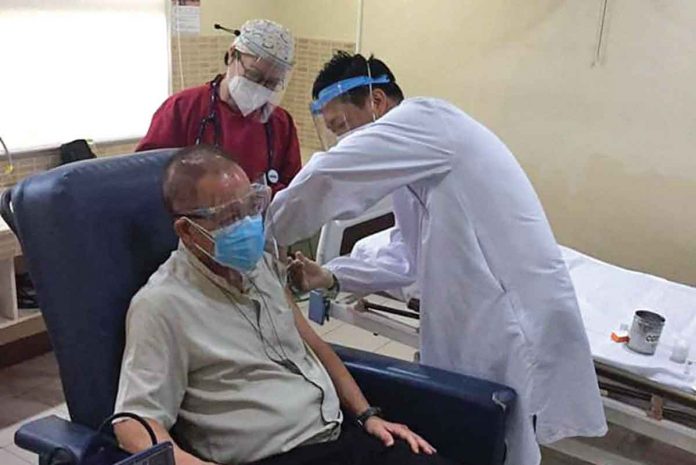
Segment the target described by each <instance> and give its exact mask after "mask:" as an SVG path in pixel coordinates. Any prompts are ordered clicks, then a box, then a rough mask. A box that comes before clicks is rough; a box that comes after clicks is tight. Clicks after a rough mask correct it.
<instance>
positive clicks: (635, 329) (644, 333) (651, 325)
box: [628, 310, 665, 355]
mask: <svg viewBox="0 0 696 465" xmlns="http://www.w3.org/2000/svg"><path fill="white" fill-rule="evenodd" d="M664 326H665V318H664V317H663V316H662V315H658V314H657V313H655V312H651V311H649V310H637V311H636V313H635V315H634V316H633V324H632V325H631V330H630V331H629V332H628V337H629V340H628V348H629V349H631V350H634V351H636V352H639V353H641V354H646V355H652V354H654V353H655V350H656V349H657V343H658V342H659V341H660V335H661V334H662V328H663V327H664Z"/></svg>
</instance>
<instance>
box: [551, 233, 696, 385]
mask: <svg viewBox="0 0 696 465" xmlns="http://www.w3.org/2000/svg"><path fill="white" fill-rule="evenodd" d="M561 249H562V252H563V257H564V259H565V261H566V263H567V265H568V269H569V270H570V275H571V278H572V279H573V284H574V285H575V291H576V294H577V296H578V302H579V303H580V310H581V312H582V318H583V321H584V324H585V330H586V331H587V336H588V338H589V340H590V346H591V347H592V355H593V356H594V357H595V359H596V360H599V361H602V362H605V363H607V364H610V365H613V366H617V367H620V368H623V369H625V370H628V371H630V372H632V373H635V374H638V375H640V376H643V377H645V378H648V379H650V380H653V381H656V382H658V383H660V384H664V385H668V386H672V387H676V388H679V389H682V390H685V391H688V392H693V391H694V390H696V386H694V381H695V375H696V373H691V374H690V375H686V374H685V365H684V364H678V363H675V362H672V361H671V360H670V356H671V354H672V347H673V346H674V342H675V340H676V338H677V337H678V336H680V335H681V336H682V337H684V338H686V339H687V340H688V341H689V342H690V343H691V353H690V354H689V356H690V359H694V358H696V353H695V352H696V288H693V287H689V286H685V285H683V284H677V283H674V282H671V281H667V280H666V279H662V278H659V277H657V276H652V275H649V274H646V273H639V272H635V271H630V270H626V269H624V268H620V267H618V266H614V265H610V264H608V263H605V262H602V261H600V260H597V259H595V258H592V257H589V256H587V255H584V254H582V253H580V252H577V251H575V250H573V249H570V248H567V247H561ZM637 309H648V310H652V311H654V312H657V313H659V314H660V315H662V316H664V317H665V319H666V322H665V327H664V329H663V332H662V337H661V338H660V343H659V345H658V347H657V352H656V353H655V355H652V356H649V355H642V354H638V353H636V352H633V351H631V350H630V349H628V348H627V347H626V346H625V345H624V344H617V343H615V342H613V341H612V340H611V337H610V335H611V331H612V330H613V329H618V328H619V326H620V325H621V323H626V324H628V325H629V326H630V324H631V322H632V320H633V313H634V312H635V311H636V310H637ZM692 368H693V369H694V371H696V367H692Z"/></svg>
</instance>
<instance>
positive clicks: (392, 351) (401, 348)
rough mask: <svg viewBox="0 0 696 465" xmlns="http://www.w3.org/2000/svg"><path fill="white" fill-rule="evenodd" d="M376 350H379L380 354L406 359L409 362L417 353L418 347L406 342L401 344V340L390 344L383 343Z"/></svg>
mask: <svg viewBox="0 0 696 465" xmlns="http://www.w3.org/2000/svg"><path fill="white" fill-rule="evenodd" d="M375 352H377V353H378V354H382V355H386V356H388V357H394V358H398V359H401V360H406V361H408V362H412V361H413V356H414V355H415V353H416V349H414V348H413V347H410V346H407V345H406V344H401V343H400V342H395V341H392V342H389V343H388V344H385V345H383V346H382V347H380V348H379V349H377V350H376V351H375Z"/></svg>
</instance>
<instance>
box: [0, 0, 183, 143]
mask: <svg viewBox="0 0 696 465" xmlns="http://www.w3.org/2000/svg"><path fill="white" fill-rule="evenodd" d="M168 34H169V33H168V25H167V2H166V0H2V2H1V3H0V136H2V137H3V139H4V140H5V142H6V143H7V146H8V147H9V149H10V150H14V151H17V150H27V149H31V148H39V147H46V146H56V145H60V144H62V143H65V142H68V141H71V140H73V139H78V138H83V139H93V140H95V141H97V142H99V141H111V140H121V139H129V138H135V137H140V136H142V135H143V134H145V132H146V131H147V128H148V126H149V123H150V119H151V117H152V114H153V112H154V111H155V110H156V109H157V108H158V107H159V105H160V104H161V103H162V101H164V99H165V98H166V97H167V95H168V93H169V55H170V50H169V35H168Z"/></svg>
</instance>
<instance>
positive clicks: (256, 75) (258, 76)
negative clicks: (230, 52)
mask: <svg viewBox="0 0 696 465" xmlns="http://www.w3.org/2000/svg"><path fill="white" fill-rule="evenodd" d="M234 58H235V61H236V62H238V63H239V64H240V65H241V66H242V70H243V76H244V77H245V78H247V79H248V80H250V81H251V82H254V83H256V84H259V85H262V86H264V87H265V88H267V89H270V90H273V91H277V90H282V89H283V88H285V74H283V77H266V74H267V73H264V72H263V71H261V70H260V69H257V68H253V67H250V66H249V67H248V66H247V65H246V64H244V58H249V59H252V60H255V61H260V60H261V59H260V58H257V57H255V56H253V55H247V54H245V53H241V52H240V51H235V52H234Z"/></svg>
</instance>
